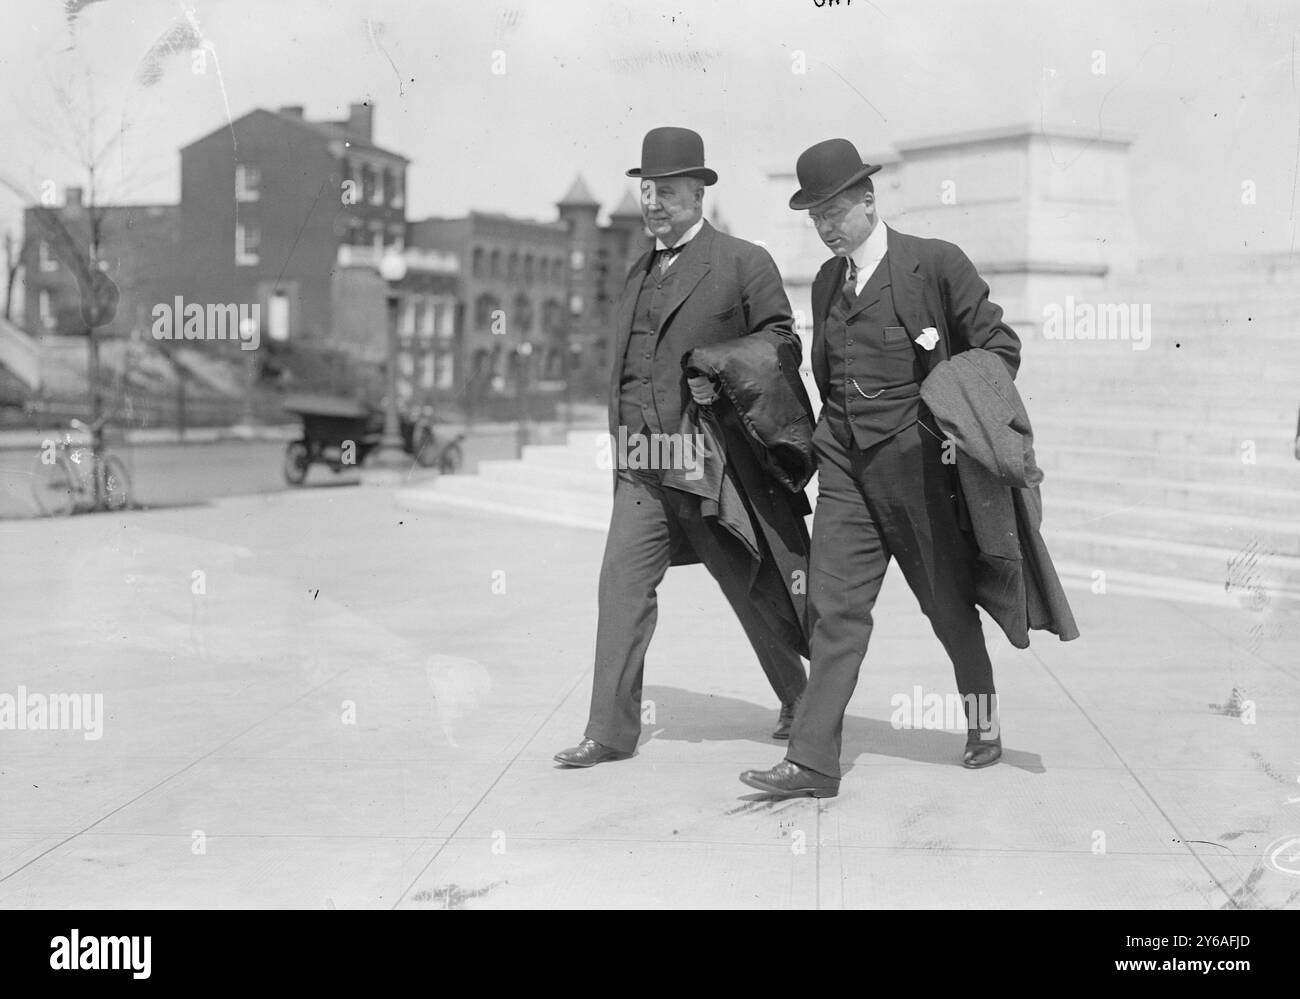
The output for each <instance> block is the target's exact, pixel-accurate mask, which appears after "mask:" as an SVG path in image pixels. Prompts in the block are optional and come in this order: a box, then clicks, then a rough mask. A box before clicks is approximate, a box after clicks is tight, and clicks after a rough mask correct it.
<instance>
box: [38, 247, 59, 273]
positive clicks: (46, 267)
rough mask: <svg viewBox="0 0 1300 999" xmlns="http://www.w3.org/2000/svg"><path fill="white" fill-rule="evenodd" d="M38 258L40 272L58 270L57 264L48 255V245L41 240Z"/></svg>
mask: <svg viewBox="0 0 1300 999" xmlns="http://www.w3.org/2000/svg"><path fill="white" fill-rule="evenodd" d="M40 256H41V270H43V271H57V270H58V269H59V262H58V261H57V260H55V259H54V257H52V256H51V255H50V244H49V243H47V242H45V240H41V246H40Z"/></svg>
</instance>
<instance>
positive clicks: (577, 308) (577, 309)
mask: <svg viewBox="0 0 1300 999" xmlns="http://www.w3.org/2000/svg"><path fill="white" fill-rule="evenodd" d="M569 311H570V312H572V313H573V314H574V315H575V316H580V315H582V296H581V295H574V296H573V297H571V298H570V299H569Z"/></svg>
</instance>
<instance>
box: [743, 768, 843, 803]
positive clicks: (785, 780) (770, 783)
mask: <svg viewBox="0 0 1300 999" xmlns="http://www.w3.org/2000/svg"><path fill="white" fill-rule="evenodd" d="M740 782H741V783H742V784H748V785H749V786H750V787H755V788H758V790H760V791H763V792H766V793H767V794H770V795H774V796H775V797H778V798H798V797H801V796H804V795H806V796H808V797H811V798H833V797H835V796H836V795H837V794H839V793H840V781H839V778H838V777H827V776H826V775H825V774H819V773H818V772H817V771H816V770H808V769H806V768H805V767H801V766H799V764H797V763H791V762H790V761H789V760H782V761H781V762H780V763H778V764H777V765H776V766H774V767H773V768H772V769H771V770H746V771H745V772H744V773H742V774H741V775H740Z"/></svg>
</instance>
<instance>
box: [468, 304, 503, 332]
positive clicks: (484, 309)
mask: <svg viewBox="0 0 1300 999" xmlns="http://www.w3.org/2000/svg"><path fill="white" fill-rule="evenodd" d="M499 308H501V303H500V302H498V301H497V299H496V296H494V295H479V297H478V298H477V299H476V300H475V302H474V329H475V330H477V331H478V332H480V333H485V332H487V331H488V330H490V329H491V328H492V313H494V312H496V311H497V309H499Z"/></svg>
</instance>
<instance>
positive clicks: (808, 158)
mask: <svg viewBox="0 0 1300 999" xmlns="http://www.w3.org/2000/svg"><path fill="white" fill-rule="evenodd" d="M879 169H880V167H878V166H872V165H871V164H869V163H863V162H862V157H861V156H859V155H858V151H857V149H856V148H855V147H854V145H853V143H851V142H850V141H849V140H848V139H827V140H826V141H825V142H819V143H817V145H815V146H809V147H808V148H807V149H805V150H804V151H803V153H802V155H800V157H799V162H798V163H796V164H795V168H794V172H795V174H797V175H798V177H799V185H800V190H798V191H795V192H794V197H792V198H791V199H790V207H791V208H793V209H794V210H795V211H796V212H801V211H803V210H804V209H805V208H812V207H813V206H814V205H820V204H821V203H822V202H823V201H829V200H830V199H831V198H833V197H835V195H837V194H839V193H840V192H841V191H843V190H844V189H845V188H848V187H852V186H853V185H854V184H856V183H857V182H858V181H860V180H862V179H863V178H865V177H870V176H871V175H872V174H873V173H875V172H876V171H877V170H879Z"/></svg>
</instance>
